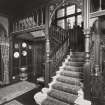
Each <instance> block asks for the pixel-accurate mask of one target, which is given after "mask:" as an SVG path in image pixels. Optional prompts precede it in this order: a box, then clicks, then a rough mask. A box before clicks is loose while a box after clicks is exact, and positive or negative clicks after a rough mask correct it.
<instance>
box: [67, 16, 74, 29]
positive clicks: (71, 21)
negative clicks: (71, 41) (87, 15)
mask: <svg viewBox="0 0 105 105" xmlns="http://www.w3.org/2000/svg"><path fill="white" fill-rule="evenodd" d="M67 23H69V28H71V29H72V28H73V26H74V25H75V16H73V17H69V18H67Z"/></svg>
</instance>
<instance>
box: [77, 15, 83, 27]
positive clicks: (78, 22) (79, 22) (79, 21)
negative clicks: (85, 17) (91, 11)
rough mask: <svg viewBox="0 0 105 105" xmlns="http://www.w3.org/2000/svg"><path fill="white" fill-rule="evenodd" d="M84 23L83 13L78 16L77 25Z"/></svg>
mask: <svg viewBox="0 0 105 105" xmlns="http://www.w3.org/2000/svg"><path fill="white" fill-rule="evenodd" d="M81 23H82V15H78V16H77V25H79V26H81Z"/></svg>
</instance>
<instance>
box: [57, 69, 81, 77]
mask: <svg viewBox="0 0 105 105" xmlns="http://www.w3.org/2000/svg"><path fill="white" fill-rule="evenodd" d="M59 74H60V75H63V76H68V77H75V78H80V77H81V76H82V75H83V73H82V72H78V71H76V72H75V71H68V70H64V71H61V72H60V73H59Z"/></svg>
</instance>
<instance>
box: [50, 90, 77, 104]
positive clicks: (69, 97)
mask: <svg viewBox="0 0 105 105" xmlns="http://www.w3.org/2000/svg"><path fill="white" fill-rule="evenodd" d="M48 95H49V96H50V97H53V98H56V99H58V100H61V101H63V102H66V103H69V104H71V103H74V102H75V100H76V99H77V98H78V95H74V94H70V93H67V92H63V91H60V90H56V89H51V91H50V92H48Z"/></svg>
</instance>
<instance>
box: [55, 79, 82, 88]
mask: <svg viewBox="0 0 105 105" xmlns="http://www.w3.org/2000/svg"><path fill="white" fill-rule="evenodd" d="M56 80H57V81H58V82H63V83H67V84H70V85H77V86H81V83H80V82H79V81H75V80H69V79H68V80H67V79H62V78H57V79H56Z"/></svg>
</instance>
